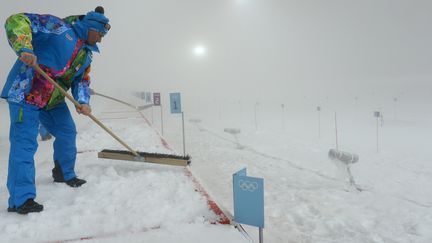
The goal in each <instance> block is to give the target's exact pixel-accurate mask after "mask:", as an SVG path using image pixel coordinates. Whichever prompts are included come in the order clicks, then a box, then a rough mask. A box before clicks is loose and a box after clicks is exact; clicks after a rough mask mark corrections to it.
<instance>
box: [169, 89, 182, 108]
mask: <svg viewBox="0 0 432 243" xmlns="http://www.w3.org/2000/svg"><path fill="white" fill-rule="evenodd" d="M170 107H171V113H181V112H182V111H181V102H180V93H170Z"/></svg>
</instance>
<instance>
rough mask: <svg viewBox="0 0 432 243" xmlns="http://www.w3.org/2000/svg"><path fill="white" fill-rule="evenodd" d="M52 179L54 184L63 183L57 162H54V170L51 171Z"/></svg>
mask: <svg viewBox="0 0 432 243" xmlns="http://www.w3.org/2000/svg"><path fill="white" fill-rule="evenodd" d="M52 177H53V179H54V182H65V180H64V177H63V171H62V169H61V168H60V164H59V163H58V162H57V161H54V168H53V169H52Z"/></svg>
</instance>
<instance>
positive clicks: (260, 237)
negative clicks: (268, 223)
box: [259, 228, 264, 243]
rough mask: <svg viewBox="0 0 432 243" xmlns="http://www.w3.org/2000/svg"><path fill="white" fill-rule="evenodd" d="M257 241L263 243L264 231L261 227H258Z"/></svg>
mask: <svg viewBox="0 0 432 243" xmlns="http://www.w3.org/2000/svg"><path fill="white" fill-rule="evenodd" d="M259 242H260V243H264V233H263V228H259Z"/></svg>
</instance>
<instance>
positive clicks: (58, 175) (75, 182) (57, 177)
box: [52, 161, 87, 187]
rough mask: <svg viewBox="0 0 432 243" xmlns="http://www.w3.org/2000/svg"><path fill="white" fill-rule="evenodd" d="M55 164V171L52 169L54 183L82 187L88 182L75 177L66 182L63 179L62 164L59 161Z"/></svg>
mask: <svg viewBox="0 0 432 243" xmlns="http://www.w3.org/2000/svg"><path fill="white" fill-rule="evenodd" d="M54 164H55V166H54V169H52V176H53V179H54V182H65V183H66V184H67V185H68V186H70V187H80V186H82V185H83V184H85V183H86V182H87V181H86V180H83V179H79V178H78V177H74V178H72V179H70V180H67V181H66V180H65V179H64V177H63V171H62V170H61V168H60V164H59V163H58V162H57V161H54Z"/></svg>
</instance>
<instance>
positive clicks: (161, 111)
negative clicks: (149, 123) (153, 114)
mask: <svg viewBox="0 0 432 243" xmlns="http://www.w3.org/2000/svg"><path fill="white" fill-rule="evenodd" d="M160 113H161V133H162V135H163V109H162V104H161V105H160Z"/></svg>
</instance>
